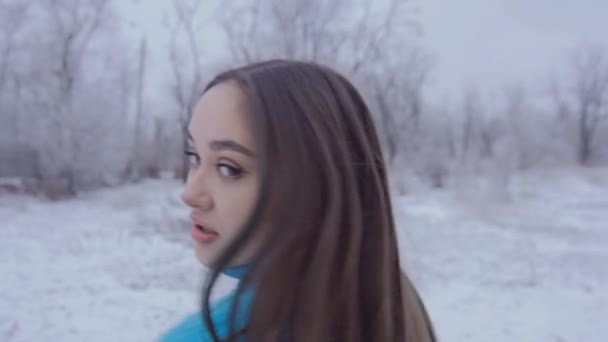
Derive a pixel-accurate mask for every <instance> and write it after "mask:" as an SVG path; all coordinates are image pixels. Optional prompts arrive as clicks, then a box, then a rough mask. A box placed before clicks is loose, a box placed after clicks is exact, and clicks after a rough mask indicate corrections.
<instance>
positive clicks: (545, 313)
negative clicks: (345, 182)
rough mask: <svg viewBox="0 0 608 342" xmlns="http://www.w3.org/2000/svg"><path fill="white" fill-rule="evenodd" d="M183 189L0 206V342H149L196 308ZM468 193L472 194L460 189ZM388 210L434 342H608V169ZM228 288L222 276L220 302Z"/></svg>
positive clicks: (132, 188)
mask: <svg viewBox="0 0 608 342" xmlns="http://www.w3.org/2000/svg"><path fill="white" fill-rule="evenodd" d="M180 186H181V185H180V184H179V183H178V182H172V181H145V182H142V183H139V184H134V185H129V186H123V187H120V188H116V189H107V190H102V191H96V192H93V193H89V194H85V195H82V196H80V197H79V198H78V199H75V200H69V201H63V202H54V203H53V202H47V201H43V200H40V199H35V198H31V197H27V196H17V195H0V234H1V235H0V277H1V278H0V341H2V342H17V341H27V342H32V341H65V342H76V341H87V342H101V341H103V342H106V341H126V342H131V341H133V342H138V341H142V342H143V341H146V342H147V341H154V340H155V338H156V337H157V336H158V335H159V334H161V333H162V332H163V331H164V330H166V329H167V328H168V327H169V326H171V325H172V324H174V323H175V322H176V321H177V320H179V319H180V318H181V317H182V316H183V315H185V314H187V313H190V312H193V311H194V310H196V309H197V308H198V301H199V295H198V292H197V289H198V288H199V286H200V281H201V279H202V275H203V274H202V270H201V268H200V267H199V266H198V265H197V263H196V261H195V259H194V257H193V253H192V249H191V242H190V241H189V232H188V228H187V225H186V224H185V222H186V221H185V220H186V218H187V209H185V208H184V207H183V206H182V205H181V204H180V202H179V199H178V194H179V191H180ZM462 188H464V189H465V190H467V191H462ZM483 189H485V188H484V187H479V188H478V187H473V186H472V185H471V186H470V187H461V191H458V192H444V191H441V192H438V191H435V192H421V193H419V194H418V193H416V194H411V195H409V196H404V197H399V198H396V199H395V207H396V215H397V219H398V222H399V226H400V230H399V236H400V243H401V247H402V250H403V251H404V255H403V257H404V261H405V263H406V267H408V270H409V272H410V273H411V274H412V275H413V277H414V278H415V281H416V283H417V284H418V286H419V288H420V290H421V293H422V296H423V298H424V299H425V301H426V303H427V306H428V309H429V311H430V314H431V316H432V318H433V320H434V322H435V325H436V329H437V331H438V333H439V336H440V338H441V340H442V341H472V342H477V341H479V342H481V341H484V342H485V341H493V342H503V341H505V342H506V341H508V342H513V341H518V342H527V341H529V342H532V341H534V342H537V341H539V342H541V341H592V342H605V341H608V169H587V170H580V169H577V170H551V171H547V170H544V171H542V172H541V171H535V172H529V173H527V174H524V175H520V176H518V177H516V178H514V179H513V180H512V182H511V185H510V186H509V188H508V191H507V192H505V193H501V194H500V196H496V193H495V192H494V191H485V190H483ZM233 285H234V282H233V281H232V280H231V279H229V278H224V279H222V282H221V286H220V289H219V292H218V293H217V295H218V296H220V295H221V294H222V293H224V292H226V291H228V290H229V289H230V288H231V287H232V286H233Z"/></svg>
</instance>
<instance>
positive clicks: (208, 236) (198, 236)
mask: <svg viewBox="0 0 608 342" xmlns="http://www.w3.org/2000/svg"><path fill="white" fill-rule="evenodd" d="M218 237H219V234H218V233H217V232H215V231H212V230H207V229H205V228H203V227H202V226H201V225H197V224H194V225H192V239H194V241H197V242H200V243H211V242H213V241H215V240H216V239H217V238H218Z"/></svg>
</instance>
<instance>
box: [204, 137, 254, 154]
mask: <svg viewBox="0 0 608 342" xmlns="http://www.w3.org/2000/svg"><path fill="white" fill-rule="evenodd" d="M209 148H210V149H211V150H212V151H222V150H228V151H233V152H238V153H242V154H244V155H246V156H248V157H251V158H255V153H254V152H253V151H251V150H250V149H248V148H247V147H245V146H243V145H241V144H239V143H237V142H236V141H234V140H230V139H225V140H214V141H212V142H210V143H209Z"/></svg>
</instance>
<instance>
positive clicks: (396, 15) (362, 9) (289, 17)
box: [220, 0, 431, 163]
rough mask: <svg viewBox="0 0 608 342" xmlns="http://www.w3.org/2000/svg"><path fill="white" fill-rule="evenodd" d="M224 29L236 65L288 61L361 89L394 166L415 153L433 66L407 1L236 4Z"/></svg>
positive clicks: (257, 0)
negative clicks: (327, 69)
mask: <svg viewBox="0 0 608 342" xmlns="http://www.w3.org/2000/svg"><path fill="white" fill-rule="evenodd" d="M223 12H224V16H223V17H222V19H221V21H220V25H221V27H222V29H223V31H224V32H225V34H226V37H227V38H228V39H227V41H228V46H229V50H230V52H231V56H232V59H233V61H234V63H235V64H245V63H250V62H253V61H258V60H261V59H268V58H286V59H298V60H305V61H315V62H320V63H324V64H329V65H331V66H333V67H334V68H336V69H338V70H340V71H342V72H343V73H345V74H347V75H348V76H349V77H350V78H351V79H353V80H354V81H355V82H356V83H358V84H359V85H360V88H361V90H362V92H363V93H364V96H366V97H367V99H368V101H369V103H370V104H371V106H372V110H373V112H374V113H375V114H376V116H377V120H378V123H379V128H380V130H381V131H382V136H383V137H384V138H385V139H384V142H383V143H384V145H385V149H386V151H387V157H388V159H389V162H391V163H392V162H393V161H394V160H395V159H396V157H397V155H398V153H399V152H400V151H403V150H406V149H409V150H416V148H417V147H416V138H415V136H416V132H417V131H418V123H419V121H420V116H421V114H422V113H423V103H422V102H423V96H422V94H423V88H424V85H425V84H426V83H427V79H428V72H429V70H430V66H431V63H430V60H429V58H428V56H427V55H426V54H424V53H423V52H422V51H421V49H420V48H418V47H416V46H415V44H413V41H414V39H415V38H416V37H417V36H418V34H419V33H420V32H419V31H420V29H419V27H418V25H417V24H416V22H415V21H414V19H413V18H414V16H415V14H414V9H413V7H412V6H411V4H410V1H408V0H390V1H388V2H382V3H376V2H371V1H364V2H362V1H356V0H336V1H322V0H310V1H303V0H296V1H280V0H269V1H261V0H250V1H234V2H232V7H231V8H228V9H226V10H224V11H223Z"/></svg>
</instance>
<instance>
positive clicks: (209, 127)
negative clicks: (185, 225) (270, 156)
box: [182, 81, 260, 266]
mask: <svg viewBox="0 0 608 342" xmlns="http://www.w3.org/2000/svg"><path fill="white" fill-rule="evenodd" d="M248 116H249V112H248V110H247V99H246V97H245V94H244V93H243V92H242V91H241V90H240V89H239V87H238V86H237V85H236V83H234V82H230V81H228V82H222V83H220V84H217V85H215V86H213V87H212V88H211V89H209V90H208V91H207V92H206V93H205V94H204V95H203V96H202V97H201V99H200V100H199V101H198V103H197V105H196V108H195V109H194V112H193V114H192V120H191V121H190V125H189V128H188V132H189V135H190V147H189V149H188V151H186V153H187V154H188V155H189V158H190V171H189V173H188V180H187V183H186V188H185V189H184V192H183V193H182V200H183V201H184V203H186V204H187V205H188V206H189V207H190V208H191V209H192V212H191V218H192V238H193V240H194V241H195V245H196V256H197V259H198V260H199V261H200V262H201V263H202V264H203V265H206V266H209V265H210V264H211V263H212V262H213V261H214V260H215V259H216V258H217V257H218V256H219V255H220V254H221V253H222V252H223V251H224V250H225V248H226V247H227V246H228V245H229V244H230V243H231V242H232V241H233V240H234V239H235V237H236V236H237V235H238V234H239V233H240V232H241V228H242V227H243V225H244V224H245V222H246V221H247V219H248V218H249V215H250V214H251V211H252V210H253V208H254V206H255V202H256V199H257V196H258V191H259V182H258V176H257V172H258V168H257V161H256V144H255V140H254V136H253V133H252V129H251V125H250V122H249V120H248ZM259 240H260V239H259V238H257V239H256V237H255V236H254V237H253V238H252V239H250V241H249V242H248V244H247V245H246V246H245V247H244V248H242V249H241V251H240V253H239V254H238V255H236V257H235V258H234V259H233V261H232V265H231V266H236V265H242V264H245V263H247V262H249V260H250V259H251V257H252V255H253V253H255V252H256V251H257V247H258V246H259V244H260V241H259Z"/></svg>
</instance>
